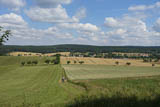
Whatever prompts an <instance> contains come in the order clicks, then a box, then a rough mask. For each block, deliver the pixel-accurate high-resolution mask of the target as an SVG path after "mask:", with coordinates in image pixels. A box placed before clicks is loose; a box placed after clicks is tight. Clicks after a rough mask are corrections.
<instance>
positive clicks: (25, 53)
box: [8, 52, 70, 56]
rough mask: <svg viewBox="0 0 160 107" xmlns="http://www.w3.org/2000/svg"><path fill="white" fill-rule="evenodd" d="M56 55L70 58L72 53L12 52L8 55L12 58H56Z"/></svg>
mask: <svg viewBox="0 0 160 107" xmlns="http://www.w3.org/2000/svg"><path fill="white" fill-rule="evenodd" d="M56 54H60V55H62V56H69V54H70V52H57V53H46V54H42V53H33V52H10V53H8V55H10V56H54V55H56Z"/></svg>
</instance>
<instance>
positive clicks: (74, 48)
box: [0, 44, 160, 54]
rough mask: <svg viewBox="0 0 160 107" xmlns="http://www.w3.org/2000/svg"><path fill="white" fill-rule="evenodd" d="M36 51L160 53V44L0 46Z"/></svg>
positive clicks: (13, 49) (4, 51) (21, 50)
mask: <svg viewBox="0 0 160 107" xmlns="http://www.w3.org/2000/svg"><path fill="white" fill-rule="evenodd" d="M13 51H14V52H18V51H20V52H36V53H53V52H93V53H108V52H125V53H160V46H157V47H156V46H153V47H152V46H150V47H143V46H91V45H74V44H68V45H53V46H15V45H5V46H2V47H1V48H0V53H1V54H2V53H8V52H13Z"/></svg>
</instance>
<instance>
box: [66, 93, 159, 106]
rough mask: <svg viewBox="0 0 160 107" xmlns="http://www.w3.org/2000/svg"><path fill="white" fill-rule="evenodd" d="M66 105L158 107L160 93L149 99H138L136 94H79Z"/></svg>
mask: <svg viewBox="0 0 160 107" xmlns="http://www.w3.org/2000/svg"><path fill="white" fill-rule="evenodd" d="M66 107H160V95H159V96H157V97H155V98H153V99H151V98H145V99H143V100H142V99H141V100H140V99H138V98H137V97H136V96H130V97H122V96H120V95H118V96H117V95H116V96H112V97H106V96H101V97H99V98H98V97H94V96H92V97H88V96H81V97H80V98H76V99H75V100H74V101H73V102H70V103H69V104H68V105H66Z"/></svg>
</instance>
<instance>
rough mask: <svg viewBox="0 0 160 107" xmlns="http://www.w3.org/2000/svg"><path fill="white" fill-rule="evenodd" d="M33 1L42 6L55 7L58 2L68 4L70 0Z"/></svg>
mask: <svg viewBox="0 0 160 107" xmlns="http://www.w3.org/2000/svg"><path fill="white" fill-rule="evenodd" d="M34 1H35V3H36V4H37V5H38V6H39V7H42V8H50V7H55V6H56V5H59V4H70V3H71V2H72V0H34Z"/></svg>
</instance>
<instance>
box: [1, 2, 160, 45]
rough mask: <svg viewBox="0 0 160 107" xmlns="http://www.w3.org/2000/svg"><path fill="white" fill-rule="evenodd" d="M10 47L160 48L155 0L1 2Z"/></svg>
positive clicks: (159, 11) (159, 4)
mask: <svg viewBox="0 0 160 107" xmlns="http://www.w3.org/2000/svg"><path fill="white" fill-rule="evenodd" d="M0 26H2V27H4V28H5V29H10V30H11V31H12V37H11V38H10V40H9V41H8V42H7V43H6V44H8V45H55V44H89V45H105V46H111V45H112V46H126V45H132V46H137V45H139V46H160V1H159V0H0Z"/></svg>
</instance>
